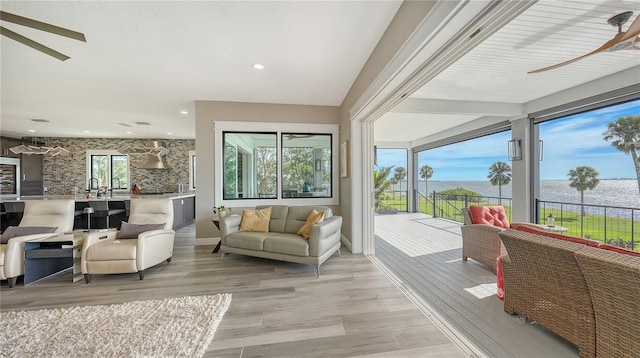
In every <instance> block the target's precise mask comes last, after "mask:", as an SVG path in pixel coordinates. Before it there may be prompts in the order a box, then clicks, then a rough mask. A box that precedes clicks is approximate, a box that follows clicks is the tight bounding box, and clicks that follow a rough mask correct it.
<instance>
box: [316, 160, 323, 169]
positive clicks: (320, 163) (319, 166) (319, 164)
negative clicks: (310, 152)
mask: <svg viewBox="0 0 640 358" xmlns="http://www.w3.org/2000/svg"><path fill="white" fill-rule="evenodd" d="M321 170H322V160H321V159H316V171H317V172H319V171H321Z"/></svg>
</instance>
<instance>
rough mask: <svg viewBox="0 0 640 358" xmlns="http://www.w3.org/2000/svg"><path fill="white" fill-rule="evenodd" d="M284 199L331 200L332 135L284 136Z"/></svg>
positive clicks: (292, 134) (294, 134) (289, 134)
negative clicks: (329, 198)
mask: <svg viewBox="0 0 640 358" xmlns="http://www.w3.org/2000/svg"><path fill="white" fill-rule="evenodd" d="M281 177H282V197H283V198H299V197H331V134H299V133H298V134H297V133H282V175H281Z"/></svg>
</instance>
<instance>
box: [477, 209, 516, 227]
mask: <svg viewBox="0 0 640 358" xmlns="http://www.w3.org/2000/svg"><path fill="white" fill-rule="evenodd" d="M469 214H471V221H473V223H474V224H486V225H492V226H497V227H502V228H505V229H508V228H509V219H507V214H506V213H505V211H504V208H503V207H502V206H474V205H472V206H470V207H469Z"/></svg>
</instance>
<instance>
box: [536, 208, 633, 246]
mask: <svg viewBox="0 0 640 358" xmlns="http://www.w3.org/2000/svg"><path fill="white" fill-rule="evenodd" d="M536 208H537V211H536V220H537V221H538V222H540V223H545V222H546V218H547V217H548V216H549V215H553V216H554V218H555V225H556V226H563V227H566V228H567V229H568V231H567V234H568V235H573V236H579V237H584V238H588V239H593V240H597V241H600V242H601V243H604V244H612V245H616V246H620V247H625V248H627V249H632V250H634V249H640V242H638V241H639V240H640V208H629V207H623V206H605V205H591V204H580V203H565V202H558V201H543V200H538V199H536Z"/></svg>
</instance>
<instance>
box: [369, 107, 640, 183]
mask: <svg viewBox="0 0 640 358" xmlns="http://www.w3.org/2000/svg"><path fill="white" fill-rule="evenodd" d="M626 115H640V100H636V101H632V102H627V103H623V104H619V105H616V106H612V107H607V108H602V109H597V110H594V111H590V112H586V113H581V114H576V115H573V116H569V117H565V118H562V119H557V120H553V121H549V122H546V123H543V124H541V125H540V138H541V139H542V140H543V141H544V160H543V161H542V162H541V163H540V172H541V179H542V180H563V179H567V173H568V172H569V170H571V169H573V168H575V167H577V166H579V165H587V166H591V167H593V168H595V169H596V170H597V171H598V172H599V173H600V178H602V179H605V178H635V177H636V174H635V168H634V165H633V161H632V159H631V155H629V154H625V153H622V152H620V151H619V150H617V149H615V148H614V147H613V146H611V143H610V142H605V141H604V140H603V139H602V137H603V135H602V134H603V133H604V132H605V131H606V130H607V124H608V123H610V122H613V121H615V120H617V119H618V118H619V117H622V116H626ZM509 139H511V132H510V131H507V132H502V133H497V134H494V135H491V136H487V137H482V138H477V139H472V140H468V141H465V142H462V143H457V144H452V145H448V146H445V147H440V148H436V149H431V150H429V151H425V152H421V153H420V154H419V156H418V167H421V166H422V165H424V164H428V165H430V166H431V167H432V168H433V177H432V178H431V180H486V179H487V173H488V172H489V167H490V166H491V164H493V163H495V162H497V161H503V162H506V163H509V164H510V162H509V158H508V157H507V141H508V140H509ZM389 165H395V166H403V167H406V166H407V162H406V151H405V150H403V149H378V166H377V167H376V169H377V168H379V167H381V166H389Z"/></svg>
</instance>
